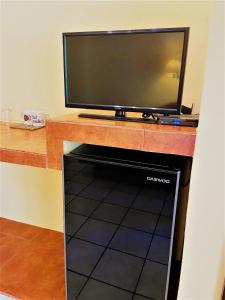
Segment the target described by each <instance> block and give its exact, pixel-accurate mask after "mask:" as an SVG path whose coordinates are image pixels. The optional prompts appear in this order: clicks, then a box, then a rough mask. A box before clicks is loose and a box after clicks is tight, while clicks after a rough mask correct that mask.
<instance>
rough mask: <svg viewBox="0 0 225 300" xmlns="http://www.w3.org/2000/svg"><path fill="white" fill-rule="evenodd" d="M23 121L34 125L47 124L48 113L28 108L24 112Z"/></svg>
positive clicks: (41, 125)
mask: <svg viewBox="0 0 225 300" xmlns="http://www.w3.org/2000/svg"><path fill="white" fill-rule="evenodd" d="M22 115H23V123H24V124H25V125H33V126H35V127H43V126H45V120H46V116H47V113H45V112H42V111H33V110H26V111H24V112H23V114H22Z"/></svg>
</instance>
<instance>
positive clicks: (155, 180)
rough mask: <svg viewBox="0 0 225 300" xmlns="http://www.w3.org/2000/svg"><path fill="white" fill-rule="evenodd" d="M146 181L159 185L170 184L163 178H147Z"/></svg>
mask: <svg viewBox="0 0 225 300" xmlns="http://www.w3.org/2000/svg"><path fill="white" fill-rule="evenodd" d="M147 180H148V181H154V182H160V183H167V184H168V183H170V180H169V179H165V178H157V177H150V176H148V177H147Z"/></svg>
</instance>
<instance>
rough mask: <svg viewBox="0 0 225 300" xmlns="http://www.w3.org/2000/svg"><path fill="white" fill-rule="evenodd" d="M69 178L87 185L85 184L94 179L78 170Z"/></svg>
mask: <svg viewBox="0 0 225 300" xmlns="http://www.w3.org/2000/svg"><path fill="white" fill-rule="evenodd" d="M70 180H71V181H75V182H80V183H83V184H85V185H87V184H90V183H91V182H92V181H93V180H94V178H93V177H92V176H90V175H87V174H83V173H82V172H79V173H78V174H77V173H76V175H75V176H73V177H72V178H71V179H70Z"/></svg>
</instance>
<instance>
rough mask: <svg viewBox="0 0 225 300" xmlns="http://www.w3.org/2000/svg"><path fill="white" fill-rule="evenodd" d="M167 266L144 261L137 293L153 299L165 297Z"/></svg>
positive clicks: (157, 299)
mask: <svg viewBox="0 0 225 300" xmlns="http://www.w3.org/2000/svg"><path fill="white" fill-rule="evenodd" d="M166 278H167V266H164V265H162V264H158V263H155V262H151V261H146V263H145V266H144V269H143V272H142V275H141V278H140V281H139V284H138V287H137V293H138V294H141V295H143V296H146V297H150V298H153V299H155V300H163V299H164V297H165V289H166Z"/></svg>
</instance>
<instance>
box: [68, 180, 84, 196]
mask: <svg viewBox="0 0 225 300" xmlns="http://www.w3.org/2000/svg"><path fill="white" fill-rule="evenodd" d="M86 186H87V184H84V183H80V182H75V181H70V190H69V193H70V194H74V195H78V194H79V193H80V192H81V191H82V190H83V189H84V188H85V187H86Z"/></svg>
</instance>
